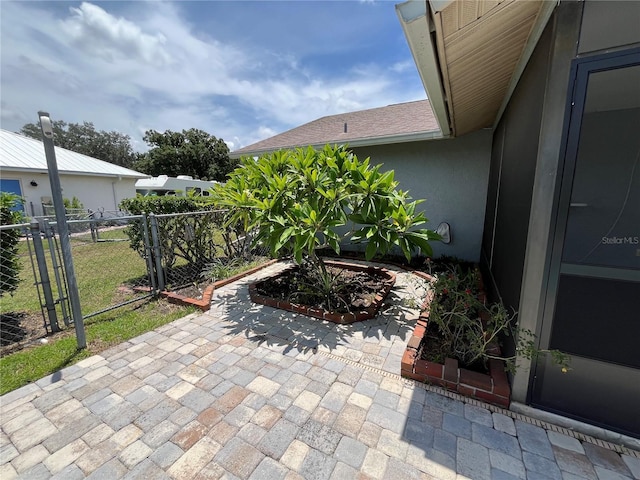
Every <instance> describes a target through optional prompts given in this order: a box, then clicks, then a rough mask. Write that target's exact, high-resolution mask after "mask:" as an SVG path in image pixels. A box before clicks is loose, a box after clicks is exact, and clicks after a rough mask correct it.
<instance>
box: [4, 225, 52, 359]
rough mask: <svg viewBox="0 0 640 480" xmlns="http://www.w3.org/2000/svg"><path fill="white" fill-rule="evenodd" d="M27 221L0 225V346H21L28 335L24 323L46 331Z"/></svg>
mask: <svg viewBox="0 0 640 480" xmlns="http://www.w3.org/2000/svg"><path fill="white" fill-rule="evenodd" d="M32 252H33V244H32V243H31V237H30V232H29V224H19V225H1V226H0V259H1V268H0V347H1V348H2V349H3V350H4V349H5V348H10V347H11V346H12V345H22V344H24V343H25V342H26V341H28V340H29V338H28V330H27V329H26V328H25V327H24V325H25V324H26V323H30V324H36V325H38V327H39V328H41V329H42V330H43V331H45V332H46V331H47V324H46V322H45V317H44V315H43V312H42V307H41V302H40V291H39V290H38V288H37V284H36V281H34V278H35V277H34V275H35V274H36V272H37V269H36V268H35V266H34V265H33V263H32V259H33V256H32Z"/></svg>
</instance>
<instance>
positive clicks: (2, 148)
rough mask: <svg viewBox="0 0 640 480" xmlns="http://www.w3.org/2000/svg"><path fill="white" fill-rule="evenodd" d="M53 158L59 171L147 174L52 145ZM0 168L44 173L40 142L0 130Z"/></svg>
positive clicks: (102, 174)
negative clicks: (53, 147) (53, 150)
mask: <svg viewBox="0 0 640 480" xmlns="http://www.w3.org/2000/svg"><path fill="white" fill-rule="evenodd" d="M56 160H57V163H58V171H59V172H60V173H68V174H76V175H78V174H84V175H101V176H107V177H118V176H120V177H125V178H126V177H129V178H147V177H148V176H149V175H146V174H144V173H140V172H136V171H135V170H130V169H128V168H124V167H120V166H119V165H114V164H112V163H109V162H104V161H102V160H98V159H97V158H93V157H88V156H87V155H83V154H81V153H76V152H72V151H71V150H66V149H64V148H60V147H56ZM0 168H2V169H3V170H4V169H6V170H35V171H40V172H46V171H47V170H48V167H47V159H46V157H45V154H44V146H43V145H42V142H40V141H38V140H35V139H33V138H28V137H25V136H23V135H19V134H17V133H13V132H9V131H7V130H0Z"/></svg>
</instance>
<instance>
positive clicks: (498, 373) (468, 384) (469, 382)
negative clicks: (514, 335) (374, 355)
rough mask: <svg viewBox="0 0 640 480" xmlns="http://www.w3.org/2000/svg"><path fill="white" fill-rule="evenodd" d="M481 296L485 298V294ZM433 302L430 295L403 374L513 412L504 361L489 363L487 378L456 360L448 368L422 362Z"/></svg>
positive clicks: (495, 348) (449, 361) (448, 361)
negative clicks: (423, 342)
mask: <svg viewBox="0 0 640 480" xmlns="http://www.w3.org/2000/svg"><path fill="white" fill-rule="evenodd" d="M413 273H414V274H416V275H419V276H420V277H422V278H424V279H425V280H428V281H431V280H433V277H431V276H430V275H427V274H426V273H423V272H417V271H414V272H413ZM480 295H482V296H483V297H484V296H485V293H484V291H482V292H481V294H480ZM431 300H433V297H432V296H431V295H429V296H428V297H427V299H426V300H425V302H424V304H423V305H422V312H421V313H420V317H419V318H418V320H417V322H416V326H415V328H414V329H413V334H412V336H411V338H410V339H409V342H408V343H407V348H406V350H405V352H404V355H403V357H402V363H401V365H400V374H401V375H402V376H403V377H405V378H411V379H413V380H417V381H419V382H425V383H431V384H434V385H438V386H441V387H444V388H446V389H448V390H452V391H454V392H457V393H459V394H461V395H465V396H468V397H472V398H476V399H478V400H481V401H484V402H487V403H491V404H493V405H498V406H501V407H505V408H509V402H510V399H511V388H510V386H509V381H508V380H507V374H506V371H505V363H504V361H501V360H496V359H491V360H489V374H488V375H487V374H482V373H478V372H474V371H471V370H467V369H465V368H460V367H459V366H458V361H457V360H454V359H452V358H447V359H446V361H445V363H444V365H443V364H440V363H433V362H428V361H426V360H421V359H420V354H421V350H420V344H421V342H422V337H424V333H425V330H426V328H427V323H428V320H429V305H430V303H431ZM492 350H493V352H492V353H497V354H498V355H499V354H500V348H499V347H498V346H497V345H494V346H492Z"/></svg>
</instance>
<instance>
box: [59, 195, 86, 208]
mask: <svg viewBox="0 0 640 480" xmlns="http://www.w3.org/2000/svg"><path fill="white" fill-rule="evenodd" d="M62 203H63V205H64V208H65V210H68V209H75V210H80V209H83V208H84V205H83V204H82V202H81V201H80V199H79V198H78V197H76V196H74V197H73V198H72V199H71V200H69V199H68V198H63V199H62Z"/></svg>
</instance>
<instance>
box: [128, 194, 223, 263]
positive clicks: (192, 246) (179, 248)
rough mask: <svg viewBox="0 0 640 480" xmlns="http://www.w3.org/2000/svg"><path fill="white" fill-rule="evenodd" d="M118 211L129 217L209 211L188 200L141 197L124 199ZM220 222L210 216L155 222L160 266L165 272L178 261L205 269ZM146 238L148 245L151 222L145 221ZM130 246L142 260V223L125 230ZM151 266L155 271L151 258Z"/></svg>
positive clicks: (214, 215) (144, 254) (212, 254)
mask: <svg viewBox="0 0 640 480" xmlns="http://www.w3.org/2000/svg"><path fill="white" fill-rule="evenodd" d="M120 208H121V209H122V210H125V211H127V212H129V213H130V214H131V215H149V214H154V215H165V214H179V213H191V212H193V213H195V212H202V211H206V210H211V209H212V207H211V206H210V205H209V206H205V205H204V204H203V203H202V202H201V201H199V200H198V199H196V198H190V197H174V196H163V197H142V196H138V197H135V198H127V199H125V200H123V201H122V202H121V203H120ZM220 222H221V215H220V214H217V213H216V212H211V214H200V215H186V216H176V217H168V218H167V217H165V218H160V219H159V221H158V237H159V238H158V240H159V243H160V248H161V252H162V263H163V265H164V266H165V267H166V268H171V267H172V266H174V264H175V263H176V261H177V260H178V259H179V258H182V259H184V260H185V261H186V262H187V263H188V264H201V265H205V264H207V263H209V262H211V261H212V260H213V259H214V258H215V256H216V252H217V242H216V238H215V236H216V235H219V233H217V232H218V230H219V226H220ZM147 227H148V231H147V235H148V239H149V241H150V242H151V239H152V235H151V222H150V221H149V218H148V217H147ZM125 232H126V234H127V236H128V237H129V241H130V246H131V248H132V249H134V250H135V251H136V252H138V254H139V255H140V256H141V257H142V258H144V259H146V258H147V249H146V247H145V242H144V231H143V229H142V222H137V223H132V224H130V226H129V227H127V229H126V231H125ZM151 255H152V264H153V267H154V268H155V266H156V263H155V257H154V256H153V253H152V254H151Z"/></svg>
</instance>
